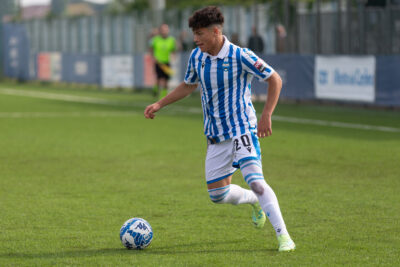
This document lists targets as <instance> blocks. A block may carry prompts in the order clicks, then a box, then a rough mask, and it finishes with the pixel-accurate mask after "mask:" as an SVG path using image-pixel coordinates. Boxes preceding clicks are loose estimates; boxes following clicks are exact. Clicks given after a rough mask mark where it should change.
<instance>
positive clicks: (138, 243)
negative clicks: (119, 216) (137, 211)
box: [119, 218, 153, 249]
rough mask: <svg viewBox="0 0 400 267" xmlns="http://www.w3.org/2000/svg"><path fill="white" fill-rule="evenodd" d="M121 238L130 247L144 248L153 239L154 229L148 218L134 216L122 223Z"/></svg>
mask: <svg viewBox="0 0 400 267" xmlns="http://www.w3.org/2000/svg"><path fill="white" fill-rule="evenodd" d="M119 238H120V239H121V242H122V244H123V245H124V246H125V247H126V248H128V249H144V248H146V247H147V246H148V245H150V243H151V240H153V229H151V226H150V224H149V223H148V222H147V221H146V220H144V219H142V218H132V219H129V220H127V221H126V222H125V223H124V225H122V227H121V230H120V231H119Z"/></svg>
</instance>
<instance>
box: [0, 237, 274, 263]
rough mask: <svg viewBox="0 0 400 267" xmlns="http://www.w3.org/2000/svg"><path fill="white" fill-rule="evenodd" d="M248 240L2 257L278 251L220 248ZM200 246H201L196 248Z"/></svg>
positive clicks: (7, 255)
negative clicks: (142, 248)
mask: <svg viewBox="0 0 400 267" xmlns="http://www.w3.org/2000/svg"><path fill="white" fill-rule="evenodd" d="M243 242H247V241H243V240H232V241H221V242H218V241H215V242H214V241H213V242H195V243H186V244H179V245H172V246H167V247H157V246H151V247H149V248H147V249H144V250H128V249H124V248H123V247H121V248H103V249H81V250H73V251H63V252H54V253H50V252H49V253H46V252H42V253H12V252H11V253H1V254H0V259H1V258H3V259H7V258H8V259H15V258H17V259H18V258H23V259H57V258H77V257H92V256H104V255H115V256H116V255H121V256H123V255H126V254H136V255H141V254H143V255H146V254H154V255H179V254H190V253H201V254H208V253H209V254H218V253H227V252H228V253H229V252H234V253H242V254H247V253H254V252H265V253H268V254H271V255H274V254H276V253H277V249H272V248H257V249H243V248H233V249H229V248H219V245H228V244H238V243H243ZM196 247H199V248H196Z"/></svg>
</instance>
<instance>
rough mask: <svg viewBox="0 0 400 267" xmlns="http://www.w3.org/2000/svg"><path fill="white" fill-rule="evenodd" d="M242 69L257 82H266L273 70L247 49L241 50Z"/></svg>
mask: <svg viewBox="0 0 400 267" xmlns="http://www.w3.org/2000/svg"><path fill="white" fill-rule="evenodd" d="M241 61H242V65H243V68H244V69H245V70H246V71H247V72H249V73H251V74H253V75H254V76H255V77H256V78H257V79H258V80H266V79H268V78H269V77H271V75H272V74H273V73H274V72H275V70H274V69H273V68H272V67H271V66H269V65H268V64H267V63H265V61H264V60H262V59H261V58H260V57H258V56H257V55H256V54H255V53H254V52H253V51H251V50H250V49H248V48H243V49H242V53H241Z"/></svg>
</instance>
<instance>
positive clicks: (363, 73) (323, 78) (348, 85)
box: [314, 56, 376, 102]
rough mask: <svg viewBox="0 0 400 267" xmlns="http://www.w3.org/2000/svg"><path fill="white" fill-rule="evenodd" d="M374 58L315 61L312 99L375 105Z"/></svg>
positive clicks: (318, 58) (320, 58) (317, 59)
mask: <svg viewBox="0 0 400 267" xmlns="http://www.w3.org/2000/svg"><path fill="white" fill-rule="evenodd" d="M375 65H376V64H375V57H373V56H366V57H347V56H342V57H324V56H317V57H316V58H315V75H314V79H315V81H314V82H315V95H316V97H317V98H320V99H335V100H351V101H363V102H374V101H375Z"/></svg>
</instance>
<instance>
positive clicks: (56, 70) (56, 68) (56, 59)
mask: <svg viewBox="0 0 400 267" xmlns="http://www.w3.org/2000/svg"><path fill="white" fill-rule="evenodd" d="M50 68H51V78H50V79H51V80H52V81H56V82H59V81H61V74H62V73H61V71H62V56H61V53H57V52H54V53H50Z"/></svg>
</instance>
